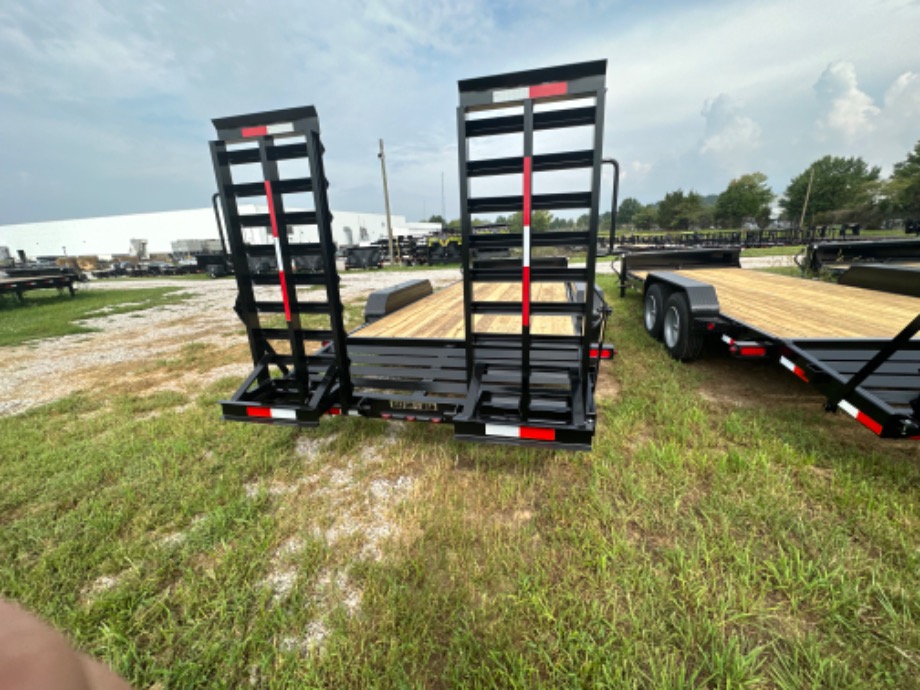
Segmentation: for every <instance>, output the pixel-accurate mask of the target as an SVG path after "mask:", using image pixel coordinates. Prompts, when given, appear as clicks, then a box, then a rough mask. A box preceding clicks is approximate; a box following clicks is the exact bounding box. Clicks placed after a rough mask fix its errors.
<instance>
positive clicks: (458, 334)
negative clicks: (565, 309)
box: [355, 283, 574, 340]
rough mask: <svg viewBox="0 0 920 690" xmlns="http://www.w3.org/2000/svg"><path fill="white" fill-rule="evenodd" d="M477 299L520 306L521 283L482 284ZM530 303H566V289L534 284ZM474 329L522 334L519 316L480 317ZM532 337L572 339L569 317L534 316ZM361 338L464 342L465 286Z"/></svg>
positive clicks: (384, 322) (433, 297)
mask: <svg viewBox="0 0 920 690" xmlns="http://www.w3.org/2000/svg"><path fill="white" fill-rule="evenodd" d="M475 289H476V299H477V300H478V301H483V302H518V301H520V299H521V284H520V283H479V284H477V285H476V287H475ZM531 299H532V300H533V301H534V302H564V301H566V299H567V297H566V292H565V286H564V285H562V284H561V283H533V287H532V292H531ZM475 321H476V324H475V328H476V330H477V331H478V332H482V333H520V332H521V317H520V315H491V314H480V315H477V316H476V317H475ZM531 333H534V334H541V335H572V334H573V333H574V326H573V324H572V318H571V317H569V316H535V317H533V318H532V319H531ZM355 335H356V336H360V337H362V338H439V339H453V340H462V339H463V337H464V332H463V283H454V284H453V285H449V286H448V287H446V288H444V289H443V290H439V291H438V292H436V293H434V294H433V295H429V296H428V297H425V298H424V299H421V300H419V301H418V302H415V303H414V304H410V305H409V306H407V307H404V308H403V309H400V310H399V311H396V312H394V313H392V314H390V315H388V316H385V317H384V318H382V319H380V320H379V321H376V322H375V323H372V324H371V325H370V326H367V327H366V328H363V329H361V330H360V331H358V332H357V333H356V334H355Z"/></svg>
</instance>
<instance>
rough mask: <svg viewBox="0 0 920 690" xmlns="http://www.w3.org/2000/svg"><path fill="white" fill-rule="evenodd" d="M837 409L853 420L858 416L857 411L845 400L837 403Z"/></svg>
mask: <svg viewBox="0 0 920 690" xmlns="http://www.w3.org/2000/svg"><path fill="white" fill-rule="evenodd" d="M837 407H839V408H840V409H841V410H843V411H844V412H846V413H847V414H848V415H850V416H851V417H852V418H853V419H856V415H858V414H859V410H857V409H856V408H855V407H853V406H852V405H851V404H850V403H848V402H847V401H846V400H841V401H840V402H839V403H837Z"/></svg>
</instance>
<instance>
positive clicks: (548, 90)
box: [530, 81, 569, 98]
mask: <svg viewBox="0 0 920 690" xmlns="http://www.w3.org/2000/svg"><path fill="white" fill-rule="evenodd" d="M568 92H569V85H568V84H567V83H565V82H564V81H557V82H553V83H552V84H540V85H539V86H531V87H530V97H531V98H546V97H547V96H564V95H565V94H567V93H568Z"/></svg>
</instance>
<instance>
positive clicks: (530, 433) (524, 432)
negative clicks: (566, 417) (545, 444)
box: [519, 426, 556, 441]
mask: <svg viewBox="0 0 920 690" xmlns="http://www.w3.org/2000/svg"><path fill="white" fill-rule="evenodd" d="M519 433H520V438H526V439H530V440H531V441H555V440H556V430H555V429H538V428H536V427H533V426H522V427H521V428H520V430H519Z"/></svg>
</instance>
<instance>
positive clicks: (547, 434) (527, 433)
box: [485, 424, 556, 441]
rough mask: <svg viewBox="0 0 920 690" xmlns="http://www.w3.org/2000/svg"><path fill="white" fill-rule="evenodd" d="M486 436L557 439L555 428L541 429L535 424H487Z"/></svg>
mask: <svg viewBox="0 0 920 690" xmlns="http://www.w3.org/2000/svg"><path fill="white" fill-rule="evenodd" d="M485 429H486V436H501V437H503V438H521V439H527V440H530V441H555V440H556V430H555V429H541V428H538V427H535V426H511V425H507V424H486V425H485Z"/></svg>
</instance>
